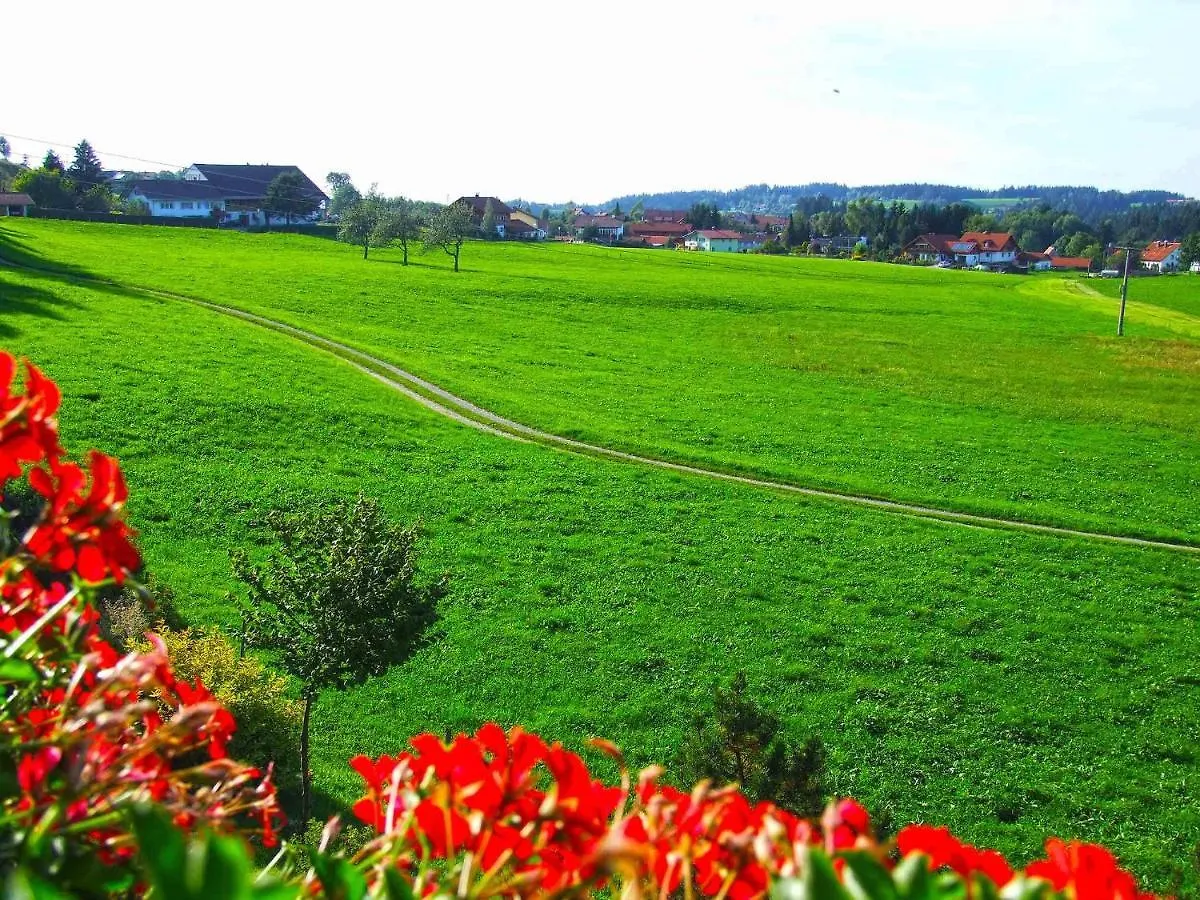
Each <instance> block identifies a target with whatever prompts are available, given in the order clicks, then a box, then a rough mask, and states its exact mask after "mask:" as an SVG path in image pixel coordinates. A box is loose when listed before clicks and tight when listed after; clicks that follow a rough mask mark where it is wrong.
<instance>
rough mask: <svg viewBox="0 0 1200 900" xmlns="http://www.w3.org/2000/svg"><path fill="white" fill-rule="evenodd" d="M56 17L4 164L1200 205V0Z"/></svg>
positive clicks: (413, 181)
mask: <svg viewBox="0 0 1200 900" xmlns="http://www.w3.org/2000/svg"><path fill="white" fill-rule="evenodd" d="M54 10H55V14H56V16H57V19H58V21H59V22H60V23H61V27H57V28H54V29H52V31H47V32H46V34H51V33H52V35H53V38H52V44H53V49H52V52H49V53H48V52H47V45H46V43H45V41H46V40H49V38H45V35H43V37H42V38H37V39H34V38H33V37H31V38H30V39H29V40H9V41H6V42H5V54H4V61H3V65H2V69H0V71H2V72H3V75H2V76H0V133H2V134H5V135H6V136H8V138H9V141H10V143H11V144H12V146H13V149H14V151H15V154H16V155H15V158H17V159H20V157H21V155H22V154H24V153H27V154H29V156H30V159H31V160H36V159H40V158H41V156H42V155H43V154H44V153H45V151H46V149H47V146H48V142H61V143H63V144H66V145H67V146H66V147H61V146H60V147H57V149H58V151H59V153H60V155H64V156H66V155H68V154H69V149H70V145H73V144H74V143H76V142H77V141H78V140H79V139H80V138H83V137H86V138H87V139H88V140H89V141H91V143H92V144H93V146H95V147H96V148H97V150H98V151H99V152H100V155H101V159H102V161H103V162H104V163H105V165H106V166H109V167H112V168H144V167H150V168H153V167H154V166H148V165H147V164H145V163H141V162H138V161H137V160H136V159H131V158H130V157H136V158H140V159H143V160H149V161H153V162H154V163H162V164H165V165H169V166H178V167H181V166H184V165H187V164H190V163H192V162H229V163H242V162H255V163H267V162H269V163H289V164H296V165H299V166H300V167H301V168H302V169H304V171H305V172H306V173H307V174H308V175H310V176H311V177H312V178H313V180H315V181H318V182H322V181H323V180H324V177H325V174H326V173H327V172H329V171H330V170H340V171H347V172H349V173H350V174H351V175H352V176H353V178H354V180H355V183H356V184H358V185H359V186H360V187H366V186H368V185H369V184H371V183H372V182H378V184H379V187H380V189H381V190H383V191H385V192H387V193H390V194H405V195H408V196H411V197H415V198H418V199H427V200H439V201H445V200H446V199H448V198H449V199H452V198H453V197H455V196H458V195H459V194H467V193H470V194H474V193H480V194H494V195H498V196H501V197H505V198H514V197H522V198H525V199H530V200H534V201H537V202H560V201H566V200H568V199H573V200H576V201H578V202H599V201H603V200H606V199H608V198H610V197H612V196H615V195H622V194H627V193H636V192H653V191H661V190H681V189H704V188H732V187H740V186H742V185H745V184H755V183H760V182H767V183H770V184H799V183H804V182H809V181H840V182H845V183H849V184H871V183H883V182H908V181H927V182H941V183H953V184H964V185H971V186H979V187H1000V186H1002V185H1006V184H1029V183H1041V184H1047V183H1054V184H1092V185H1096V186H1099V187H1102V188H1119V189H1124V190H1128V189H1133V188H1163V189H1167V190H1176V191H1181V192H1183V193H1185V194H1188V195H1189V196H1200V91H1198V90H1197V84H1198V81H1197V77H1196V73H1197V71H1198V64H1197V59H1196V57H1197V53H1198V50H1197V45H1196V40H1197V35H1200V0H1155V2H1153V3H1146V2H1140V0H1092V2H1083V0H1079V2H1071V0H1038V2H1026V0H1004V2H1001V3H984V4H979V3H953V2H943V3H924V2H904V0H889V2H875V0H841V2H828V0H821V2H819V3H810V2H809V0H767V2H761V0H746V2H744V3H739V2H737V0H724V2H714V3H709V2H705V0H692V2H687V3H680V2H670V3H664V2H658V0H641V2H625V0H588V2H586V3H583V2H574V0H557V2H542V0H507V2H504V0H496V2H488V3H482V2H475V0H460V2H445V0H443V2H435V3H427V2H426V3H419V4H418V3H410V2H409V0H391V2H387V3H378V4H375V3H367V2H361V0H342V2H340V3H333V4H331V3H320V4H318V3H315V2H295V0H292V2H286V3H284V2H276V0H239V2H228V0H210V2H205V3H202V4H195V3H190V4H175V3H170V4H164V3H162V2H160V0H154V2H142V0H122V2H107V3H106V2H103V0H91V2H89V3H87V4H84V3H81V2H77V0H68V2H57V3H55V4H54ZM10 18H11V17H10ZM16 21H18V20H13V23H15V22H16ZM13 23H10V24H13ZM14 36H15V35H14ZM835 89H836V92H835ZM17 136H21V137H17Z"/></svg>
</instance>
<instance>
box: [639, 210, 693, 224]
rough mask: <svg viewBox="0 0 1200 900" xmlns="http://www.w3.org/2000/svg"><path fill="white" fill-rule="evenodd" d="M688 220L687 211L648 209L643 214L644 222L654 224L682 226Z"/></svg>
mask: <svg viewBox="0 0 1200 900" xmlns="http://www.w3.org/2000/svg"><path fill="white" fill-rule="evenodd" d="M686 218H687V210H686V209H648V210H646V211H645V212H643V213H642V221H643V222H649V223H652V224H655V223H663V222H673V223H675V224H680V223H682V222H683V220H684V219H686Z"/></svg>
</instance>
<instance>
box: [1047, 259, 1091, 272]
mask: <svg viewBox="0 0 1200 900" xmlns="http://www.w3.org/2000/svg"><path fill="white" fill-rule="evenodd" d="M1091 267H1092V261H1091V260H1090V259H1088V258H1087V257H1086V256H1052V257H1050V268H1052V269H1090V268H1091Z"/></svg>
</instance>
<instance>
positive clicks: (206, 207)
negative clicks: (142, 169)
mask: <svg viewBox="0 0 1200 900" xmlns="http://www.w3.org/2000/svg"><path fill="white" fill-rule="evenodd" d="M292 172H294V173H296V174H298V175H300V177H301V179H302V182H303V183H302V190H303V191H304V194H305V196H306V197H307V199H309V200H311V201H312V202H313V203H315V204H316V209H315V210H314V211H313V212H312V213H311V214H310V215H308V216H305V217H302V218H301V219H300V221H316V220H317V219H319V218H320V217H321V215H322V213H323V210H324V206H325V204H326V203H327V202H328V201H329V198H328V197H327V196H325V193H324V191H322V190H321V189H320V188H319V187H317V186H316V184H314V183H313V181H312V179H310V178H309V177H308V176H307V175H305V174H304V173H303V172H301V171H300V170H299V169H298V168H296V167H295V166H249V165H247V166H237V165H221V164H215V163H196V164H194V165H192V166H189V167H188V168H187V169H185V170H184V172H183V177H182V179H179V178H149V179H138V180H135V181H133V182H132V183H131V184H129V185H128V188H127V191H128V192H127V194H126V196H127V197H129V199H131V200H140V201H142V202H143V203H145V204H146V206H147V207H148V208H149V210H150V215H152V216H168V217H172V218H194V217H202V216H212V217H214V218H219V219H221V220H222V221H224V222H228V223H230V224H233V225H245V226H251V227H254V226H262V225H266V224H267V213H266V210H265V206H266V198H267V189H268V188H269V187H270V186H271V182H273V181H274V180H275V179H276V178H278V177H279V176H280V175H283V174H284V173H292ZM287 221H289V220H288V217H286V216H271V217H270V222H271V224H284V223H286V222H287ZM291 221H292V222H295V221H297V219H296V217H294V216H293V217H291Z"/></svg>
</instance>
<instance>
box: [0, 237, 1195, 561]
mask: <svg viewBox="0 0 1200 900" xmlns="http://www.w3.org/2000/svg"><path fill="white" fill-rule="evenodd" d="M0 262H5V261H4V260H0ZM9 265H12V266H13V267H14V268H28V269H29V271H33V272H38V273H40V274H53V275H56V276H58V277H61V278H66V279H68V280H70V281H77V282H81V283H88V282H92V283H96V284H105V285H108V286H116V287H121V288H123V289H125V290H130V291H134V292H136V293H139V294H143V295H145V296H149V297H156V298H160V299H164V300H173V301H177V302H182V303H190V304H192V305H194V306H199V307H202V308H204V309H207V310H211V311H213V312H216V313H220V314H221V315H227V316H232V317H234V318H237V319H241V320H243V321H246V322H251V323H253V324H255V325H258V326H261V327H263V328H268V329H270V330H272V331H276V332H279V333H281V334H285V335H288V336H289V337H292V338H294V339H296V340H299V341H302V342H304V343H306V344H308V345H310V346H312V347H315V348H317V349H320V350H324V351H326V352H328V353H331V354H333V355H334V356H336V357H338V358H339V359H341V360H342V361H343V362H347V363H349V364H350V365H352V366H354V367H355V368H356V369H358V370H359V371H360V372H362V373H363V374H365V375H368V376H370V377H371V378H374V379H375V380H376V381H379V382H381V383H383V384H385V385H387V386H388V387H389V388H391V389H392V390H395V391H398V392H399V393H401V394H404V395H405V396H406V397H408V398H410V399H411V400H413V401H415V402H416V403H419V404H421V405H422V406H424V407H425V408H426V409H429V410H431V411H433V412H435V413H438V414H439V415H442V416H445V417H446V418H448V419H451V420H452V421H455V422H458V423H459V424H462V425H466V426H467V427H470V428H475V429H477V430H479V431H482V432H486V433H488V434H492V435H496V436H498V437H503V438H507V439H509V440H515V441H521V442H523V443H533V444H539V445H542V446H546V447H551V448H555V449H559V450H564V451H567V452H570V453H576V454H580V455H584V456H591V457H600V458H605V459H613V460H618V461H621V462H628V463H636V464H639V465H644V466H653V467H655V468H658V469H665V470H667V471H670V472H678V473H681V474H684V475H691V476H699V477H703V478H713V479H717V480H719V481H727V482H732V483H734V484H742V485H747V486H750V487H755V488H762V489H767V490H771V491H777V492H780V493H785V494H793V495H800V496H803V497H811V498H815V499H818V500H826V501H832V502H836V503H845V504H850V505H854V506H860V507H867V508H870V509H877V510H881V511H884V512H890V513H896V514H898V515H904V516H909V517H914V518H922V519H935V520H937V521H941V522H946V523H948V524H952V525H960V526H963V527H968V528H993V529H1003V530H1009V531H1025V532H1033V533H1036V534H1048V535H1057V536H1061V537H1073V538H1085V539H1088V540H1096V541H1105V542H1109V543H1116V544H1126V545H1131V546H1136V547H1148V548H1157V549H1164V550H1175V551H1179V552H1183V553H1196V554H1200V546H1197V545H1194V544H1183V543H1172V542H1170V541H1158V540H1153V539H1149V538H1137V537H1128V536H1125V535H1119V534H1108V533H1105V532H1099V531H1085V530H1082V529H1074V528H1062V527H1058V526H1055V525H1042V524H1038V523H1034V522H1022V521H1019V520H1017V519H1005V518H1001V517H997V516H984V515H976V514H973V513H964V512H958V511H956V510H950V509H941V508H938V507H934V506H923V505H921V504H914V503H901V502H899V501H895V500H885V499H881V498H878V497H870V496H865V495H861V494H848V493H839V492H837V491H828V490H822V489H820V488H812V487H804V486H803V485H798V484H789V483H788V482H784V481H773V480H771V479H766V478H753V477H751V476H748V475H736V474H733V473H731V472H722V471H720V470H719V469H709V468H705V467H703V466H698V465H688V464H685V463H675V462H668V461H667V460H662V459H655V458H654V457H650V456H640V455H638V454H636V453H627V452H625V451H622V450H614V449H612V448H610V447H604V446H601V445H599V444H589V443H586V442H584V441H577V440H573V439H571V438H566V437H562V436H561V435H557V434H551V433H550V432H546V431H540V430H538V429H536V428H531V427H530V426H528V425H523V424H521V423H520V422H515V421H513V420H512V419H506V418H504V417H503V416H500V415H497V414H496V413H494V412H492V411H491V410H487V409H484V408H483V407H481V406H477V405H476V404H474V403H472V402H471V401H469V400H467V399H465V398H463V397H458V396H456V395H455V394H452V393H450V392H449V391H447V390H445V389H444V388H442V387H439V386H438V385H436V384H434V383H432V382H430V381H426V380H425V379H423V378H421V377H420V376H418V375H415V374H413V373H412V372H407V371H405V370H404V369H401V368H399V367H398V366H394V365H392V364H391V363H388V362H385V361H384V360H382V359H379V358H377V357H374V356H371V355H370V354H368V353H364V352H363V351H361V350H358V349H356V348H354V347H351V346H349V345H348V344H343V343H340V342H338V341H334V340H330V339H329V338H325V337H322V336H321V335H319V334H314V333H313V332H311V331H305V330H304V329H302V328H297V327H295V326H293V325H288V324H286V323H284V322H279V321H277V320H275V319H270V318H267V317H266V316H260V315H257V314H255V313H251V312H246V311H245V310H242V309H237V308H236V307H232V306H224V305H222V304H219V303H212V302H209V301H207V300H199V299H196V298H194V297H187V296H184V295H182V294H174V293H170V292H168V291H158V290H154V289H152V288H143V287H135V286H132V285H127V284H114V283H113V282H106V281H103V280H101V279H94V278H82V277H78V276H70V275H64V274H62V273H58V272H53V271H52V270H47V269H35V268H32V267H26V266H16V265H15V264H12V263H11V262H10V263H9Z"/></svg>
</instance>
